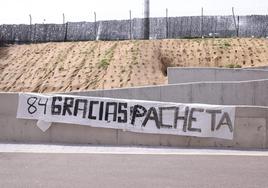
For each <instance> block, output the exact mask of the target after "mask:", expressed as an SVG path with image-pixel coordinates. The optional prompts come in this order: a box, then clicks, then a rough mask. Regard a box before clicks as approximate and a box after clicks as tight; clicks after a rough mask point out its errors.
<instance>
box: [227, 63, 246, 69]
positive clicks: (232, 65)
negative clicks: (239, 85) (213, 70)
mask: <svg viewBox="0 0 268 188" xmlns="http://www.w3.org/2000/svg"><path fill="white" fill-rule="evenodd" d="M225 67H226V68H231V69H233V68H242V66H241V65H235V64H228V65H226V66H225Z"/></svg>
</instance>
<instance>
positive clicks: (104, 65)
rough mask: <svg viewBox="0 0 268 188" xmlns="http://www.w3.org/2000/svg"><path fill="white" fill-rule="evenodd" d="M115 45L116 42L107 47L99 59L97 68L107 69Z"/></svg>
mask: <svg viewBox="0 0 268 188" xmlns="http://www.w3.org/2000/svg"><path fill="white" fill-rule="evenodd" d="M116 47H117V43H115V44H114V45H113V46H112V47H111V48H109V49H108V50H107V51H106V52H105V54H104V56H103V58H102V59H101V60H100V62H99V65H98V68H103V69H107V68H108V66H109V65H110V61H111V60H112V59H113V57H114V50H115V48H116Z"/></svg>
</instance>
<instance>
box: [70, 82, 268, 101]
mask: <svg viewBox="0 0 268 188" xmlns="http://www.w3.org/2000/svg"><path fill="white" fill-rule="evenodd" d="M267 93H268V80H255V81H234V82H196V83H185V84H170V85H163V86H148V87H136V88H123V89H112V90H95V91H86V92H71V93H70V94H73V95H83V96H97V97H109V98H122V99H124V98H125V99H140V100H152V101H164V102H178V103H204V104H219V105H255V106H268V95H267Z"/></svg>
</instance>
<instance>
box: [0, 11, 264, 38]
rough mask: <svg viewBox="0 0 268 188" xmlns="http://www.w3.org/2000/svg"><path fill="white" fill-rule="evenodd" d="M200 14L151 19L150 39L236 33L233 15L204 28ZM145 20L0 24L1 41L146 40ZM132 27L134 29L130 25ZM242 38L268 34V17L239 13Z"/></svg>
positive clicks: (207, 23) (207, 20) (214, 18)
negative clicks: (144, 32) (144, 31)
mask: <svg viewBox="0 0 268 188" xmlns="http://www.w3.org/2000/svg"><path fill="white" fill-rule="evenodd" d="M201 20H202V19H201V17H200V16H185V17H170V18H168V19H166V18H151V19H150V38H152V39H163V38H188V37H190V38H191V37H201V35H203V36H209V35H210V34H211V33H212V34H213V33H216V36H217V37H233V36H236V29H235V26H234V21H233V17H232V16H204V17H203V27H202V28H203V29H202V31H201V27H200V24H201ZM143 22H144V20H143V19H137V18H135V19H132V20H131V21H130V20H110V21H98V22H96V23H94V22H68V23H66V24H35V25H23V24H22V25H0V43H26V42H50V41H83V40H96V39H99V40H125V39H143V38H144V36H143ZM130 27H131V28H130ZM239 36H240V37H252V36H254V37H267V36H268V16H260V15H253V16H240V17H239Z"/></svg>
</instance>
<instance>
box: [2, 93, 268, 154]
mask: <svg viewBox="0 0 268 188" xmlns="http://www.w3.org/2000/svg"><path fill="white" fill-rule="evenodd" d="M0 104H1V107H0V141H1V142H34V143H37V142H38V143H40V142H45V143H48V142H51V143H71V144H104V145H148V146H182V147H221V148H222V147H233V148H255V149H257V148H258V149H261V148H268V142H267V141H268V139H267V135H268V134H267V130H268V129H267V122H268V119H267V118H268V108H265V107H246V106H244V107H237V108H236V120H235V129H234V139H233V140H231V141H230V140H223V139H215V138H195V137H188V136H174V135H156V134H140V133H131V132H123V131H121V130H115V129H103V128H92V127H88V126H80V125H72V124H58V123H55V124H54V123H53V125H52V127H50V129H49V130H47V131H46V132H45V133H43V132H42V131H41V130H40V129H39V128H37V127H36V122H37V121H36V120H21V119H16V110H17V104H18V94H16V93H13V94H12V93H1V94H0Z"/></svg>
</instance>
